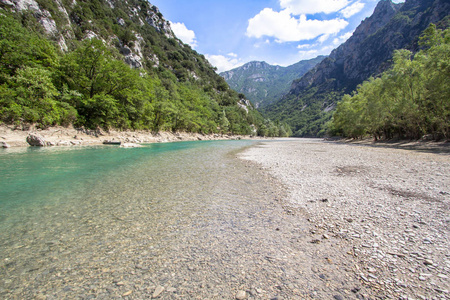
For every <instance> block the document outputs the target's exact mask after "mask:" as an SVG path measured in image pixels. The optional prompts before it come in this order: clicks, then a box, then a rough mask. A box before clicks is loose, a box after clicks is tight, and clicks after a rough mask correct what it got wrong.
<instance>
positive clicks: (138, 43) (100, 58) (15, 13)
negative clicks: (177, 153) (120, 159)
mask: <svg viewBox="0 0 450 300" xmlns="http://www.w3.org/2000/svg"><path fill="white" fill-rule="evenodd" d="M215 71H216V70H215V68H213V67H212V66H211V65H210V63H209V62H208V61H207V60H206V59H205V57H204V56H203V55H201V54H199V53H197V52H196V51H194V50H193V49H192V48H191V47H190V46H189V45H186V44H183V43H182V42H181V41H180V40H179V39H177V38H176V37H175V36H174V34H173V32H172V31H171V29H170V25H169V23H168V22H167V21H165V20H164V18H163V16H162V15H161V13H160V12H159V10H158V8H157V7H155V6H152V5H151V4H150V3H149V2H147V1H143V0H133V1H131V0H129V1H119V0H116V1H113V0H108V1H106V0H93V1H83V0H78V1H69V0H55V1H50V0H38V1H34V0H28V1H23V0H14V1H1V2H0V122H3V123H7V124H16V125H23V124H31V123H33V124H36V125H37V126H40V127H48V126H52V125H69V124H73V125H74V126H79V127H82V126H83V127H87V128H99V127H101V128H106V129H107V128H118V129H148V130H153V131H158V130H171V131H177V130H181V131H190V132H203V133H213V132H224V133H239V134H252V133H254V132H256V130H257V129H259V128H260V127H261V126H262V125H264V120H263V118H262V117H261V115H260V114H259V113H258V112H257V111H256V110H255V109H254V108H253V106H252V105H251V103H250V102H249V101H248V100H246V99H243V98H242V97H240V96H239V95H238V93H237V92H235V91H233V90H232V89H230V88H229V86H228V84H227V83H226V82H225V80H224V79H223V78H222V77H221V76H219V75H218V74H216V72H215Z"/></svg>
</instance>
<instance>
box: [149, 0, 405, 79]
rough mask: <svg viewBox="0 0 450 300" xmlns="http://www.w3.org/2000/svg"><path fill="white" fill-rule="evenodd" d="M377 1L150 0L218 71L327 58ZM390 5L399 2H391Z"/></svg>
mask: <svg viewBox="0 0 450 300" xmlns="http://www.w3.org/2000/svg"><path fill="white" fill-rule="evenodd" d="M378 1H379V0H189V1H187V0H150V3H151V4H153V5H156V6H157V7H158V8H159V10H160V12H161V13H162V14H163V16H164V18H165V19H166V20H168V21H170V23H171V27H172V30H173V31H174V33H175V35H176V36H177V37H178V38H179V39H180V40H182V41H183V42H184V43H186V44H189V45H191V47H192V48H193V49H195V50H196V51H197V52H198V53H200V54H203V55H205V57H206V58H207V59H208V60H209V62H210V63H211V64H212V65H213V66H215V67H217V69H218V72H223V71H228V70H231V69H233V68H236V67H239V66H242V65H243V64H245V63H247V62H250V61H265V62H267V63H269V64H271V65H280V66H289V65H292V64H294V63H296V62H299V61H301V60H305V59H310V58H314V57H317V56H318V55H328V54H330V52H331V51H332V50H333V49H335V48H337V47H338V46H339V45H340V44H342V43H343V42H345V41H346V40H347V39H348V38H349V37H350V36H351V35H352V33H353V31H354V30H355V29H356V27H357V26H358V25H359V24H360V23H361V21H362V20H364V19H365V18H367V17H369V16H370V15H371V14H372V13H373V10H374V9H375V6H376V5H377V3H378ZM393 2H396V3H398V2H403V0H395V1H393Z"/></svg>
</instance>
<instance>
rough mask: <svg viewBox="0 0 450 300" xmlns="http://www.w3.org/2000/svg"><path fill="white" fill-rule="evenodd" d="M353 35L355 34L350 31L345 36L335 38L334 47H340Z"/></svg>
mask: <svg viewBox="0 0 450 300" xmlns="http://www.w3.org/2000/svg"><path fill="white" fill-rule="evenodd" d="M352 34H353V32H352V31H350V32H347V33H345V34H343V35H341V36H339V37H337V38H335V39H334V40H333V45H335V46H338V45H340V44H342V43H344V42H345V41H347V40H348V39H349V38H350V37H351V36H352Z"/></svg>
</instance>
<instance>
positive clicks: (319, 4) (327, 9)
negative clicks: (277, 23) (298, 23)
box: [280, 0, 351, 15]
mask: <svg viewBox="0 0 450 300" xmlns="http://www.w3.org/2000/svg"><path fill="white" fill-rule="evenodd" d="M350 3H351V1H350V0H280V6H281V8H282V9H284V10H287V11H289V12H290V13H291V14H293V15H301V14H315V13H326V14H329V13H333V12H337V11H339V10H341V9H343V8H344V7H346V6H347V5H349V4H350Z"/></svg>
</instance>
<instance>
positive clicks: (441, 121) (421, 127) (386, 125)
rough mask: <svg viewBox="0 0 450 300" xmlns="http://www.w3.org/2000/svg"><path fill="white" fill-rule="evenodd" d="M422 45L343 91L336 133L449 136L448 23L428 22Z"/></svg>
mask: <svg viewBox="0 0 450 300" xmlns="http://www.w3.org/2000/svg"><path fill="white" fill-rule="evenodd" d="M420 46H421V47H422V50H420V51H419V52H417V53H416V54H415V55H413V54H412V52H411V51H409V50H398V51H396V52H395V53H394V64H393V66H392V68H391V69H389V70H387V71H386V72H384V73H383V74H382V75H381V76H380V77H378V78H370V79H369V80H368V81H365V82H364V83H363V84H361V85H360V86H359V87H358V89H357V91H356V92H355V93H354V94H352V95H345V96H344V98H343V100H342V101H341V102H340V103H339V104H338V107H337V110H336V112H335V113H334V115H333V119H332V122H331V124H330V130H331V132H332V133H333V134H335V135H342V136H346V137H351V138H361V137H365V136H367V135H371V136H373V137H374V138H375V139H380V138H381V139H392V138H400V139H404V138H412V139H419V138H421V137H423V136H424V135H431V136H430V138H433V139H435V140H437V139H450V29H446V30H444V31H442V30H438V29H437V28H436V26H435V25H433V24H432V25H430V26H429V28H428V29H427V30H426V31H425V33H424V34H423V36H422V37H421V42H420Z"/></svg>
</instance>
